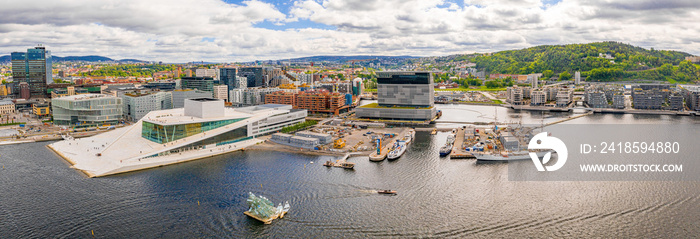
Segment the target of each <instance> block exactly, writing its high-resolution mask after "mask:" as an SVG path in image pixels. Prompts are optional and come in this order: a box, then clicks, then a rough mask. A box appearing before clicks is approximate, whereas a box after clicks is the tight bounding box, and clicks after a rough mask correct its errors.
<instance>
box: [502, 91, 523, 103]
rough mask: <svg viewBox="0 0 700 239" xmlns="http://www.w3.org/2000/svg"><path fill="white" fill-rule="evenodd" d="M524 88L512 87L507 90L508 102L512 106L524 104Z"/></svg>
mask: <svg viewBox="0 0 700 239" xmlns="http://www.w3.org/2000/svg"><path fill="white" fill-rule="evenodd" d="M523 98H524V97H523V88H522V87H519V86H511V87H508V88H507V89H506V102H508V103H510V104H511V105H522V104H523Z"/></svg>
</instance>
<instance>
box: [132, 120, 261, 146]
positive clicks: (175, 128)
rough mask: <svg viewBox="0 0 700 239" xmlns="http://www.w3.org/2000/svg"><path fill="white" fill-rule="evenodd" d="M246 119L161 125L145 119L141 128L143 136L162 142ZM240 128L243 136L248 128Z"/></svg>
mask: <svg viewBox="0 0 700 239" xmlns="http://www.w3.org/2000/svg"><path fill="white" fill-rule="evenodd" d="M244 119H246V118H238V119H229V120H217V121H209V122H198V123H187V124H174V125H161V124H156V123H152V122H148V121H144V122H143V124H142V125H143V127H142V129H141V136H142V137H144V138H146V139H148V140H150V141H153V142H156V143H161V144H162V143H167V142H171V141H175V140H178V139H182V138H186V137H190V136H192V135H195V134H200V133H204V132H207V131H209V130H212V129H216V128H219V127H223V126H226V125H229V124H232V123H235V122H238V121H241V120H244ZM240 129H242V130H241V131H242V132H243V134H242V136H246V133H247V130H246V129H245V128H240Z"/></svg>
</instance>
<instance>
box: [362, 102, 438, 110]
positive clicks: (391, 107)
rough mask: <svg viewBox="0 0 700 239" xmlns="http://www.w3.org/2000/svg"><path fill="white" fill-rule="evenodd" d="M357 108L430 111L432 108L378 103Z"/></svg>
mask: <svg viewBox="0 0 700 239" xmlns="http://www.w3.org/2000/svg"><path fill="white" fill-rule="evenodd" d="M359 108H373V109H430V108H432V107H415V106H414V107H411V106H381V105H379V103H371V104H366V105H363V106H360V107H359Z"/></svg>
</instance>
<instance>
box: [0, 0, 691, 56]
mask: <svg viewBox="0 0 700 239" xmlns="http://www.w3.org/2000/svg"><path fill="white" fill-rule="evenodd" d="M698 9H700V2H694V1H681V0H679V1H664V2H657V1H642V2H639V1H602V0H601V1H566V0H564V1H533V0H530V1H522V2H521V1H514V2H512V1H508V0H502V1H480V0H466V1H398V0H397V1H354V0H345V1H343V0H330V1H323V2H319V1H312V0H302V1H258V0H253V1H226V2H224V1H219V0H204V1H190V0H182V1H176V2H173V1H146V2H140V1H119V2H107V3H105V2H93V1H38V0H35V1H28V2H27V1H23V2H13V3H5V4H3V7H2V8H1V9H0V13H2V14H0V22H2V23H0V42H1V43H2V46H0V55H9V54H10V53H11V52H16V51H19V50H22V49H26V48H28V47H33V46H35V45H37V44H43V45H44V46H46V47H47V49H51V50H52V52H53V54H54V55H60V56H73V55H101V56H107V57H110V58H114V59H124V58H135V59H141V60H153V61H164V62H189V61H208V62H244V61H253V60H268V59H270V60H275V59H286V58H296V57H306V56H315V55H411V56H440V55H450V54H464V53H473V52H495V51H500V50H511V49H521V48H526V47H531V46H536V45H549V44H572V43H588V42H597V41H621V42H625V43H630V44H632V45H636V46H641V47H645V48H655V49H667V50H678V51H684V52H688V53H690V54H694V55H697V54H700V50H698V49H700V43H698V41H697V40H696V39H695V38H694V36H696V35H697V34H698V32H699V31H700V28H698V27H697V26H695V25H694V22H696V21H697V20H700V19H698V18H700V17H699V16H700V15H699V14H695V13H697V12H698Z"/></svg>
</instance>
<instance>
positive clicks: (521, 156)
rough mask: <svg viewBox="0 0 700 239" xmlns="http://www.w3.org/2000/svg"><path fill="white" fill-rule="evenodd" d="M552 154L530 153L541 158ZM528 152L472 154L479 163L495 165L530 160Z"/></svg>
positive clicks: (549, 151)
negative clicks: (496, 163)
mask: <svg viewBox="0 0 700 239" xmlns="http://www.w3.org/2000/svg"><path fill="white" fill-rule="evenodd" d="M551 152H554V151H553V150H545V151H536V152H532V153H535V154H536V155H537V157H539V158H542V157H544V155H545V154H547V153H551ZM530 153H531V152H530V151H528V150H520V151H514V152H501V153H472V154H474V156H475V157H476V161H477V162H481V163H495V162H508V161H518V160H530V159H531V158H530Z"/></svg>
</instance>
